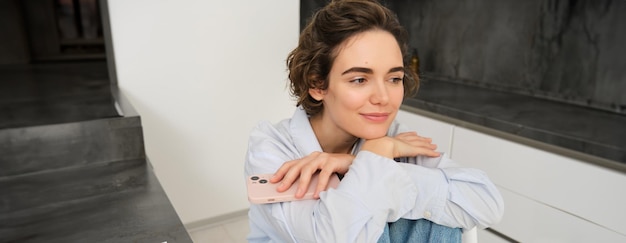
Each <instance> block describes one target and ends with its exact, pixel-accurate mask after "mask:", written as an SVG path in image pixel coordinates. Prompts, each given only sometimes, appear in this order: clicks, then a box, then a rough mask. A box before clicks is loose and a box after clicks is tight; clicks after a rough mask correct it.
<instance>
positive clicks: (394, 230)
mask: <svg viewBox="0 0 626 243" xmlns="http://www.w3.org/2000/svg"><path fill="white" fill-rule="evenodd" d="M461 233H462V232H461V229H460V228H450V227H447V226H443V225H438V224H435V223H433V222H430V221H428V220H426V219H419V220H409V219H400V220H398V221H396V222H393V223H388V224H387V225H386V226H385V231H384V232H383V235H381V236H380V238H379V239H378V242H379V243H392V242H446V243H448V242H455V243H460V242H461Z"/></svg>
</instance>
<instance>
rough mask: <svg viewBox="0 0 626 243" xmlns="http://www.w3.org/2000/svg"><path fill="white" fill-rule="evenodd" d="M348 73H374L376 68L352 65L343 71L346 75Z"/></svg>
mask: <svg viewBox="0 0 626 243" xmlns="http://www.w3.org/2000/svg"><path fill="white" fill-rule="evenodd" d="M347 73H367V74H372V73H374V70H372V69H371V68H364V67H351V68H349V69H348V70H346V71H343V73H341V75H345V74H347Z"/></svg>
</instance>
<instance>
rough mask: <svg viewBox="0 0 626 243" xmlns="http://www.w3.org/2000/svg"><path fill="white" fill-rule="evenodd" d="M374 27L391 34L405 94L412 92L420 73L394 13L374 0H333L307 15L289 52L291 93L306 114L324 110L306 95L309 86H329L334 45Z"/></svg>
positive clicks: (417, 83) (334, 51) (335, 52)
mask: <svg viewBox="0 0 626 243" xmlns="http://www.w3.org/2000/svg"><path fill="white" fill-rule="evenodd" d="M373 29H380V30H384V31H387V32H389V33H390V34H392V35H393V36H394V37H395V39H396V41H397V42H398V45H399V46H400V51H401V52H402V55H403V59H404V60H403V64H404V80H403V85H404V96H405V97H406V96H409V95H412V94H414V93H415V92H416V91H417V89H418V87H419V77H418V76H417V74H416V73H415V72H414V71H412V69H411V68H409V64H408V61H409V58H408V57H409V56H408V50H407V49H408V44H407V41H408V37H407V36H408V35H407V32H406V30H405V29H404V28H403V27H402V26H401V25H400V23H399V22H398V18H397V17H396V15H395V14H394V13H393V12H392V11H391V10H389V9H388V8H386V7H385V6H383V5H381V4H380V3H378V2H377V1H373V0H369V1H368V0H338V1H332V2H331V3H329V4H328V5H326V6H325V7H323V8H322V9H320V10H319V11H317V12H316V13H315V14H314V15H313V16H312V17H311V19H310V21H309V23H308V24H307V26H306V27H305V28H304V29H303V30H302V33H300V39H299V41H298V46H297V47H296V48H295V49H294V50H293V51H291V53H289V56H288V57H287V67H288V68H289V80H290V93H291V95H292V96H293V97H294V98H296V100H297V103H296V105H297V106H302V107H303V108H304V110H305V111H306V113H307V114H308V115H309V116H313V115H315V114H318V113H319V112H321V111H322V110H323V108H324V107H323V105H322V102H321V101H317V100H315V99H313V97H311V96H310V95H309V89H310V88H319V89H322V90H325V89H327V88H328V78H327V77H328V73H329V72H330V69H331V67H332V65H333V62H334V60H335V58H336V56H337V54H338V53H337V51H336V50H337V48H338V47H339V46H340V45H341V44H342V43H343V42H344V41H345V40H346V39H348V38H350V37H352V36H354V35H356V34H359V33H362V32H365V31H368V30H373Z"/></svg>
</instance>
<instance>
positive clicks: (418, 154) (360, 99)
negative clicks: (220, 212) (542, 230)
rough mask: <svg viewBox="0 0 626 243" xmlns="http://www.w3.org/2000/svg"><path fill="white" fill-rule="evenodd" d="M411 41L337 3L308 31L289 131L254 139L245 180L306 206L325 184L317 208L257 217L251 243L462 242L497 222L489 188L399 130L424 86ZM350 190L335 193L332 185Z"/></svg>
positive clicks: (258, 210) (365, 6) (276, 209)
mask: <svg viewBox="0 0 626 243" xmlns="http://www.w3.org/2000/svg"><path fill="white" fill-rule="evenodd" d="M406 52H407V39H406V32H405V30H404V29H403V28H402V27H401V26H400V24H399V23H398V20H397V19H396V17H395V15H394V14H393V13H392V12H391V11H390V10H388V9H387V8H385V7H384V6H382V5H380V4H379V3H377V2H375V1H366V0H361V1H357V0H344V1H333V2H331V3H329V4H328V5H327V6H325V7H324V8H323V9H321V10H319V11H318V12H317V13H316V14H315V15H314V16H313V17H312V19H311V21H310V23H309V24H308V26H307V27H306V28H305V29H304V30H303V31H302V33H301V36H300V40H299V44H298V46H297V47H296V49H295V50H293V51H292V52H291V53H290V54H289V57H288V60H287V64H288V67H289V79H290V87H291V92H292V94H293V96H294V97H295V98H296V99H297V109H296V111H295V113H294V115H293V117H292V118H291V119H287V120H283V121H282V122H280V123H278V124H270V123H267V122H262V123H260V124H259V125H258V126H257V127H256V128H255V129H254V130H253V131H252V133H251V135H250V140H249V148H248V154H247V157H246V164H245V174H246V177H247V176H250V175H253V174H262V173H274V177H273V178H272V179H271V182H272V183H280V184H279V185H280V186H279V189H278V190H279V191H284V190H287V189H288V188H289V187H291V185H292V183H293V182H294V181H296V180H299V183H300V186H299V188H298V192H297V197H302V196H303V194H304V189H305V188H306V187H307V186H308V184H309V181H310V179H311V176H312V175H313V174H314V173H316V172H319V176H320V180H319V183H318V185H317V191H316V193H315V197H316V198H317V199H316V200H301V201H292V202H282V203H273V204H261V205H251V206H250V212H249V220H250V229H251V232H250V235H249V237H248V239H249V241H251V242H377V241H379V242H429V241H430V242H460V234H461V231H460V228H466V229H469V228H473V227H475V226H478V227H481V228H484V227H488V226H489V225H491V224H494V223H496V222H497V221H499V220H500V218H501V216H502V212H503V203H502V198H501V196H500V194H499V192H498V191H497V189H496V187H495V186H494V185H493V183H491V181H490V180H489V179H488V178H487V176H486V175H485V174H484V173H483V172H481V171H479V170H476V169H471V168H462V167H459V166H458V165H457V164H456V163H454V162H453V161H451V160H450V159H448V158H446V157H445V156H443V155H441V154H439V153H438V152H436V151H435V149H436V146H435V145H434V144H432V143H431V140H430V139H429V138H424V137H420V136H419V135H417V133H415V132H413V131H408V130H407V129H406V128H404V127H403V126H401V125H400V124H398V123H396V122H395V121H394V119H395V117H396V114H397V112H398V110H399V108H400V105H401V103H402V100H403V98H404V96H405V95H408V94H411V93H412V92H414V91H416V89H417V86H418V77H417V75H416V74H415V73H413V72H412V71H411V70H410V69H409V68H407V67H408V62H407V61H408V60H406V59H405V58H404V57H405V56H406ZM333 173H337V174H339V175H341V176H342V180H341V182H340V183H339V186H338V187H337V188H336V189H329V190H326V185H327V183H328V179H329V177H330V176H331V175H332V174H333Z"/></svg>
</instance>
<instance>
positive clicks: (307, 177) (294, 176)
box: [270, 152, 354, 199]
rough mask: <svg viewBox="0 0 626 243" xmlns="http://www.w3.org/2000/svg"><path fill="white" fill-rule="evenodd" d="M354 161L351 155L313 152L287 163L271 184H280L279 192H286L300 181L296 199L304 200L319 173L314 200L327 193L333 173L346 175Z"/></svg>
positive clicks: (278, 171) (273, 177) (271, 180)
mask: <svg viewBox="0 0 626 243" xmlns="http://www.w3.org/2000/svg"><path fill="white" fill-rule="evenodd" d="M352 160H354V155H351V154H330V153H324V152H313V153H311V154H310V155H308V156H306V157H304V158H301V159H297V160H292V161H288V162H285V163H284V164H283V165H282V166H281V167H280V168H279V169H278V170H277V171H276V173H274V176H272V178H271V179H270V182H271V183H277V182H280V185H279V186H278V189H277V190H278V191H279V192H284V191H286V190H287V189H289V188H290V187H291V185H293V183H294V182H295V181H296V180H299V185H298V189H297V190H296V198H302V197H303V196H304V194H305V193H306V190H307V188H308V187H309V183H310V182H311V177H312V176H313V174H315V173H316V172H317V171H319V175H318V176H319V181H318V183H317V187H316V188H315V193H314V194H313V197H314V198H316V199H317V198H319V194H320V192H322V191H325V190H326V189H327V186H328V181H329V180H330V176H332V174H333V173H338V174H345V173H346V172H348V168H349V167H350V165H351V164H352Z"/></svg>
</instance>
